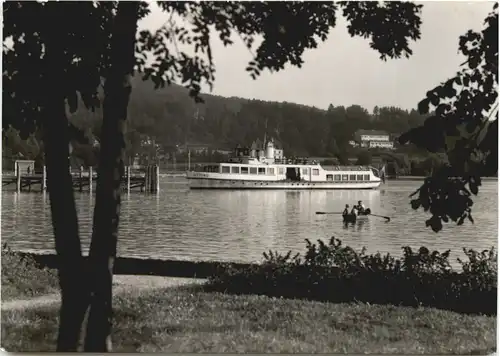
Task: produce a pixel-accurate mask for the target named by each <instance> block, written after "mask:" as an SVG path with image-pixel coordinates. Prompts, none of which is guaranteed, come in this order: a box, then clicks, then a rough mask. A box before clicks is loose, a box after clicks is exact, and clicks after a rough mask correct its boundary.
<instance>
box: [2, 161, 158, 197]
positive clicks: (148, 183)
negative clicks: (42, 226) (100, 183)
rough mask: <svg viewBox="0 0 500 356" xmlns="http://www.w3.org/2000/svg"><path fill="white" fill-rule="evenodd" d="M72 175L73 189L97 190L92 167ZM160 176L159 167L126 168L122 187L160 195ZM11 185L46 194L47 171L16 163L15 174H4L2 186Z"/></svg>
mask: <svg viewBox="0 0 500 356" xmlns="http://www.w3.org/2000/svg"><path fill="white" fill-rule="evenodd" d="M30 162H31V161H30ZM70 174H71V178H72V180H73V189H75V190H77V191H79V192H83V191H88V192H92V191H93V190H94V189H95V185H96V183H97V180H98V176H97V173H96V172H94V171H93V169H92V167H89V168H88V169H84V168H83V167H80V169H79V170H78V171H76V172H75V171H72V170H71V169H70ZM159 176H160V170H159V167H158V166H148V167H145V168H144V169H139V170H132V169H131V167H125V174H124V176H123V177H122V187H123V189H124V190H125V191H126V192H128V193H130V192H131V191H141V192H148V193H158V192H159V190H160V181H159ZM11 184H15V186H16V190H17V191H18V192H22V191H28V192H31V191H32V189H33V190H34V191H39V192H44V191H46V190H47V170H46V168H45V166H43V167H42V170H41V171H36V170H35V169H34V165H33V164H31V163H30V164H25V162H23V161H16V164H15V170H14V174H4V173H2V186H3V187H5V186H8V185H11Z"/></svg>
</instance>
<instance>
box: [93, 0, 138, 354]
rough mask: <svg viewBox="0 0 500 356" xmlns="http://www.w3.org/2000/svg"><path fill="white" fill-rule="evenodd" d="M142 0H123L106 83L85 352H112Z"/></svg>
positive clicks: (115, 27) (115, 25) (114, 30)
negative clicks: (127, 133)
mask: <svg viewBox="0 0 500 356" xmlns="http://www.w3.org/2000/svg"><path fill="white" fill-rule="evenodd" d="M138 10H139V2H136V1H134V2H120V3H119V5H118V12H117V14H116V17H115V19H114V25H113V33H112V38H111V68H110V71H109V74H108V76H107V78H106V82H105V85H104V94H105V98H104V104H103V124H102V140H101V150H100V159H99V170H98V173H99V180H98V182H97V188H96V205H95V209H94V226H93V234H92V242H91V245H90V253H89V256H90V260H91V261H90V265H91V269H92V270H91V294H92V296H91V302H90V313H89V319H88V322H87V330H86V337H85V351H86V352H109V351H111V326H112V282H113V266H114V262H115V258H116V246H117V240H118V224H119V218H120V206H121V197H120V195H121V179H122V176H123V170H124V163H123V158H124V153H125V137H124V134H125V121H126V119H127V107H128V102H129V97H130V92H131V89H132V88H131V78H132V75H133V71H134V65H135V35H136V31H137V20H138Z"/></svg>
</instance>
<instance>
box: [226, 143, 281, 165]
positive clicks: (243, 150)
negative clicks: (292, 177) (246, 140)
mask: <svg viewBox="0 0 500 356" xmlns="http://www.w3.org/2000/svg"><path fill="white" fill-rule="evenodd" d="M271 147H272V152H273V156H274V159H275V160H281V159H283V158H284V154H283V147H282V145H281V143H280V142H279V141H277V140H275V139H272V138H271V139H269V140H266V142H264V141H261V140H260V139H256V140H255V141H253V142H252V143H251V144H250V145H249V146H244V147H242V146H240V145H238V146H237V147H236V149H235V154H236V156H248V157H254V158H257V157H260V158H265V157H266V152H268V151H267V150H268V149H269V148H271Z"/></svg>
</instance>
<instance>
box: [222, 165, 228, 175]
mask: <svg viewBox="0 0 500 356" xmlns="http://www.w3.org/2000/svg"><path fill="white" fill-rule="evenodd" d="M221 169H222V171H221V173H229V172H230V169H229V166H222V167H221Z"/></svg>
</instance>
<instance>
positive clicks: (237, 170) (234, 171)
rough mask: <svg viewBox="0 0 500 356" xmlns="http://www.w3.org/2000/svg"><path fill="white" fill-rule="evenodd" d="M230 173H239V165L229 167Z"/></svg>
mask: <svg viewBox="0 0 500 356" xmlns="http://www.w3.org/2000/svg"><path fill="white" fill-rule="evenodd" d="M231 173H234V174H239V173H240V167H231Z"/></svg>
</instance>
